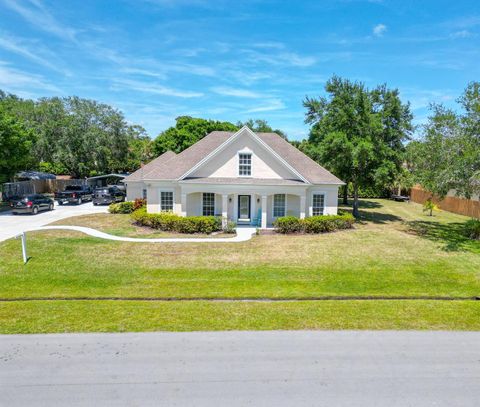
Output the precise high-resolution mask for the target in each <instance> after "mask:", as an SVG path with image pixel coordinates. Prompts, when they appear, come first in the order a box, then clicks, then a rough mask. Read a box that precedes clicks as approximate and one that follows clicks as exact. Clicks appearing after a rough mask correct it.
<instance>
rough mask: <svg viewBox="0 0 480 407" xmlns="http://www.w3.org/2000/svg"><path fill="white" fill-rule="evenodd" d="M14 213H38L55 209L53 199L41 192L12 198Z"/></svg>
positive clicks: (11, 203)
mask: <svg viewBox="0 0 480 407" xmlns="http://www.w3.org/2000/svg"><path fill="white" fill-rule="evenodd" d="M10 207H11V208H12V213H13V214H14V215H16V214H17V213H31V214H32V215H36V214H37V213H38V212H40V211H51V210H53V199H51V198H48V197H46V196H43V195H40V194H32V195H26V196H24V197H18V198H14V199H11V200H10Z"/></svg>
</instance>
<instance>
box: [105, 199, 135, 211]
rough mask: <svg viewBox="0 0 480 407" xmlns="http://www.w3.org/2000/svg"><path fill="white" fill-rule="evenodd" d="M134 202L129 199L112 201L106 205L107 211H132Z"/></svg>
mask: <svg viewBox="0 0 480 407" xmlns="http://www.w3.org/2000/svg"><path fill="white" fill-rule="evenodd" d="M133 207H134V203H133V202H131V201H125V202H120V203H112V204H110V205H109V206H108V212H110V213H132V212H133V210H134V209H133Z"/></svg>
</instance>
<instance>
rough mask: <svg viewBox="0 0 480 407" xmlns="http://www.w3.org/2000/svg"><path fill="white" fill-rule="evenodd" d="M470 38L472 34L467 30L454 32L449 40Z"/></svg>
mask: <svg viewBox="0 0 480 407" xmlns="http://www.w3.org/2000/svg"><path fill="white" fill-rule="evenodd" d="M472 36H473V34H472V33H471V32H470V31H468V30H460V31H455V32H454V33H452V34H450V37H451V38H469V37H472Z"/></svg>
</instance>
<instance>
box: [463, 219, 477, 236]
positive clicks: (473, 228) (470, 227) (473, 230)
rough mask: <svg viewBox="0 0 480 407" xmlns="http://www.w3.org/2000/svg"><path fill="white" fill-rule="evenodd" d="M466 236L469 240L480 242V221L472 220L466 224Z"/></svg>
mask: <svg viewBox="0 0 480 407" xmlns="http://www.w3.org/2000/svg"><path fill="white" fill-rule="evenodd" d="M465 234H466V235H467V236H468V238H469V239H475V240H480V219H470V220H468V221H467V222H465Z"/></svg>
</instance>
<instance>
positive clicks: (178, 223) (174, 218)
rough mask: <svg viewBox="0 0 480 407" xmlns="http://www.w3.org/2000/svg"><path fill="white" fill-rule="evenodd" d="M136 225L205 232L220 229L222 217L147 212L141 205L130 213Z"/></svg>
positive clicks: (178, 230) (179, 231) (174, 230)
mask: <svg viewBox="0 0 480 407" xmlns="http://www.w3.org/2000/svg"><path fill="white" fill-rule="evenodd" d="M131 216H132V219H133V221H134V222H135V223H136V224H137V225H141V226H148V227H151V228H153V229H159V230H163V231H166V232H178V233H206V234H210V233H213V232H217V231H220V230H222V219H221V218H219V217H215V216H187V217H183V216H179V215H176V214H174V213H172V212H161V213H147V209H146V208H145V207H142V208H140V209H137V210H136V211H134V212H133V213H132V215H131Z"/></svg>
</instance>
